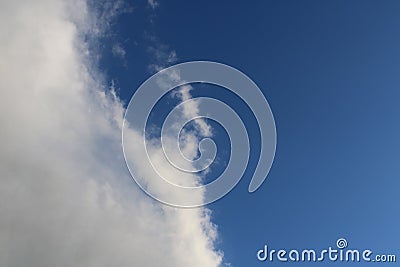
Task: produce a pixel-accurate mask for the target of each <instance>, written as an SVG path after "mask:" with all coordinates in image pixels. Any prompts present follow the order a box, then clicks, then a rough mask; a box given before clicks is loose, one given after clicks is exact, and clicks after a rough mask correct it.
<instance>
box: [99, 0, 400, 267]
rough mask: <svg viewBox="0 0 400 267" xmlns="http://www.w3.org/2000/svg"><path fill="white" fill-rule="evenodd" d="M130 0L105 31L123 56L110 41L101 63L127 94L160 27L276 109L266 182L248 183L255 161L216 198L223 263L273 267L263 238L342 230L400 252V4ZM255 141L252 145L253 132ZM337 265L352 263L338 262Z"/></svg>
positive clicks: (162, 35) (181, 52)
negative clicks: (120, 55)
mask: <svg viewBox="0 0 400 267" xmlns="http://www.w3.org/2000/svg"><path fill="white" fill-rule="evenodd" d="M131 5H132V6H133V7H134V10H133V12H132V13H129V14H123V15H122V16H121V17H120V18H119V19H118V21H117V23H116V25H115V26H114V30H115V31H116V36H113V37H112V40H111V41H110V40H109V41H110V42H115V41H118V42H120V43H121V44H122V45H123V46H124V47H125V49H126V52H127V56H126V59H125V62H122V61H121V60H119V59H117V58H113V57H112V56H111V55H110V53H108V54H107V49H109V46H110V44H108V43H107V42H108V41H105V46H104V57H103V59H102V61H101V67H102V69H104V70H105V71H106V72H107V74H108V79H110V80H111V79H114V80H116V82H117V86H118V87H119V95H120V96H121V98H122V99H124V100H125V101H129V98H130V96H131V95H132V94H133V93H134V90H135V89H136V88H137V87H138V86H139V85H140V84H141V83H142V82H143V81H144V80H146V79H147V78H148V77H149V75H150V73H149V70H148V68H147V66H148V65H149V64H150V63H151V62H152V60H153V59H152V56H151V54H150V53H148V52H147V49H148V47H149V46H154V45H155V43H154V42H153V41H152V40H151V38H149V36H156V37H157V39H158V41H157V42H158V43H163V44H165V45H167V46H168V47H169V49H173V50H175V51H176V52H177V55H178V59H179V60H178V62H184V61H191V60H211V61H218V62H222V63H225V64H228V65H231V66H233V67H236V68H238V69H239V70H241V71H243V72H244V73H246V74H247V75H248V76H249V77H251V78H252V79H253V80H254V81H255V82H256V83H257V84H258V85H259V87H260V88H261V89H262V90H263V93H264V95H265V96H266V98H267V99H268V101H269V104H270V106H271V108H272V110H273V113H274V116H275V120H276V125H277V133H278V145H277V153H276V158H275V162H274V164H273V168H272V170H271V172H270V174H269V176H268V178H267V180H266V181H265V182H264V184H263V185H262V186H261V188H260V189H259V190H258V191H256V192H255V193H253V194H249V193H248V192H247V187H248V184H249V182H250V179H251V170H252V168H253V167H254V160H253V161H252V162H251V165H250V168H249V170H248V172H247V175H246V177H244V178H243V179H242V180H241V182H240V184H239V185H238V186H237V187H236V188H235V189H234V190H233V191H232V192H231V193H230V194H228V195H227V196H226V197H224V198H223V199H222V200H219V201H217V202H216V203H214V204H212V205H209V208H211V209H212V210H213V211H214V213H213V214H214V222H215V223H216V224H218V226H219V232H220V236H221V242H220V243H219V246H220V248H221V249H222V250H224V252H225V256H226V261H227V262H231V263H232V264H233V265H234V266H263V265H268V264H270V265H271V263H259V262H257V260H256V256H255V255H256V252H257V251H258V249H260V248H262V247H263V245H264V244H266V243H267V244H269V245H270V246H272V247H273V248H277V249H279V248H287V249H290V248H298V249H303V248H315V249H318V248H325V247H328V246H334V242H335V241H336V240H337V239H338V238H339V237H345V238H347V240H348V242H349V243H350V247H352V248H360V249H364V248H369V249H371V250H373V251H375V252H377V253H397V255H398V257H400V253H399V248H400V230H399V225H400V209H399V203H400V193H399V189H400V140H399V137H400V105H399V100H400V73H399V72H400V16H399V14H400V2H399V1H253V2H248V1H163V0H160V5H159V7H158V8H157V9H155V10H152V9H151V8H149V7H148V6H147V5H146V2H145V1H132V2H131ZM151 20H152V21H153V22H151ZM210 92H211V93H212V90H211V91H210ZM219 97H220V98H222V99H224V98H225V100H227V101H230V100H231V101H233V102H235V99H234V98H232V97H230V96H229V95H226V96H219ZM232 105H233V106H234V107H237V108H238V109H239V110H238V112H239V113H242V114H246V109H244V107H243V106H241V105H240V103H236V104H235V103H233V104H232ZM244 117H247V118H249V119H248V121H247V123H248V124H249V125H250V126H251V125H252V124H253V123H254V122H252V121H251V117H249V116H246V115H245V116H244ZM245 120H246V118H245ZM245 122H246V121H245ZM254 134H257V132H254ZM252 142H253V146H254V147H257V143H258V140H257V138H255V141H252ZM224 146H226V145H224ZM224 146H223V147H222V148H220V149H222V150H223V149H224ZM256 156H257V151H256V150H255V152H254V153H253V154H252V157H253V158H254V157H255V158H256ZM293 264H295V265H296V266H310V265H313V263H308V264H303V265H302V264H298V263H292V265H293ZM283 265H285V264H283ZM283 265H282V266H283ZM286 265H290V263H286ZM314 265H317V263H314ZM342 265H343V266H345V265H351V264H345V263H336V264H333V265H332V266H342ZM388 265H391V266H394V265H395V264H388ZM274 266H281V265H279V264H276V263H274ZM324 266H330V265H329V264H328V263H324Z"/></svg>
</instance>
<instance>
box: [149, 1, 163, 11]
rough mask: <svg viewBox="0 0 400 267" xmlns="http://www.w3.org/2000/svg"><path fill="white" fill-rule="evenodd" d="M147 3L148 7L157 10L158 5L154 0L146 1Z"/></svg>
mask: <svg viewBox="0 0 400 267" xmlns="http://www.w3.org/2000/svg"><path fill="white" fill-rule="evenodd" d="M147 3H148V4H149V6H150V7H151V8H153V9H155V8H157V7H158V6H159V4H160V3H158V1H156V0H148V1H147Z"/></svg>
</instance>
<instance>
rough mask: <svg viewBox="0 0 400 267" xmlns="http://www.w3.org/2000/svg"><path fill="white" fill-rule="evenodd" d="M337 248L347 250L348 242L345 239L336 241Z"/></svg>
mask: <svg viewBox="0 0 400 267" xmlns="http://www.w3.org/2000/svg"><path fill="white" fill-rule="evenodd" d="M336 246H337V247H338V248H340V249H343V248H347V246H348V244H347V240H346V239H344V238H339V239H338V240H337V241H336Z"/></svg>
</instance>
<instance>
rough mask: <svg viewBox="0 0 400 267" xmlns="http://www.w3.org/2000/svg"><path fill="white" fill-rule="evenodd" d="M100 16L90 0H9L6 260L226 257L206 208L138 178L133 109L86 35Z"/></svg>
mask: <svg viewBox="0 0 400 267" xmlns="http://www.w3.org/2000/svg"><path fill="white" fill-rule="evenodd" d="M110 10H111V11H110V12H111V14H108V15H106V14H103V15H102V16H101V18H102V19H104V18H106V19H109V18H110V16H111V15H113V14H114V13H113V12H116V9H115V8H111V9H110ZM71 14H73V15H71ZM94 21H95V25H103V24H102V23H103V22H99V21H97V20H96V19H95V18H94V16H93V13H91V11H90V10H89V9H88V8H87V4H86V2H85V1H83V0H82V1H80V0H71V1H68V2H66V1H61V0H37V1H34V2H32V1H29V0H20V1H14V2H10V1H8V2H5V1H2V2H1V3H0V23H1V24H0V40H1V41H0V58H1V60H0V75H1V77H2V79H1V80H0V123H1V127H0V137H1V138H0V147H1V150H0V181H1V187H0V237H1V238H0V266H7V267H16V266H33V267H36V266H37V267H39V266H40V267H42V266H55V267H57V266H77V267H79V266H85V267H90V266H95V267H99V266H107V267H108V266H119V267H120V266H122V267H123V266H150V267H151V266H160V264H162V265H163V266H167V267H168V266H171V267H172V266H173V267H176V266H194V267H196V266H201V267H204V266H207V267H208V266H211V267H212V266H218V265H219V264H220V263H221V258H222V256H221V254H220V253H219V252H218V251H216V250H215V248H214V241H215V239H216V238H217V232H216V228H215V226H214V225H213V224H212V223H211V219H210V212H209V211H208V210H207V209H205V208H202V209H192V210H188V209H175V208H171V207H168V206H165V205H161V204H159V203H157V202H154V201H152V200H151V199H150V198H149V197H148V196H147V195H145V194H144V193H143V192H142V191H140V190H139V189H138V187H137V186H136V185H135V184H134V183H133V182H132V180H131V178H130V176H129V174H128V172H127V169H126V166H125V164H124V161H123V157H122V153H121V134H120V133H121V129H120V127H121V120H122V114H123V112H124V110H123V107H122V105H121V103H120V101H119V100H118V99H117V98H116V97H115V93H113V92H112V91H111V92H107V91H104V90H103V89H101V88H103V87H104V86H103V84H105V83H104V82H101V81H102V79H101V74H99V73H97V72H96V69H95V68H94V67H93V66H92V65H91V64H90V62H92V60H91V58H93V57H94V55H93V54H91V52H90V50H88V49H87V45H85V43H84V42H83V41H82V38H80V37H82V36H83V33H82V31H86V32H91V31H92V29H93V28H92V25H93V23H94ZM108 23H109V22H107V23H106V25H108ZM101 30H102V29H101V27H99V28H98V31H101ZM131 135H132V136H131V138H132V142H133V144H134V143H135V142H141V136H140V135H139V134H138V133H136V132H132V133H131ZM159 152H160V151H158V150H157V148H154V153H159ZM141 158H143V157H142V155H138V158H137V159H136V160H137V162H136V164H137V165H138V166H141V162H140V160H141ZM143 174H144V175H146V169H143ZM147 178H148V179H150V180H151V177H147ZM194 179H196V177H194ZM160 190H161V191H162V190H163V189H162V188H160ZM166 193H168V192H166ZM177 197H179V196H177ZM193 197H202V196H193Z"/></svg>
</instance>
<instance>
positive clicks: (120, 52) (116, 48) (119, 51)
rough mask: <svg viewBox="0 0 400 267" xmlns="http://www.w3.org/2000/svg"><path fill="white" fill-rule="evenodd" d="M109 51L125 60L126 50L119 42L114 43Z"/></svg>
mask: <svg viewBox="0 0 400 267" xmlns="http://www.w3.org/2000/svg"><path fill="white" fill-rule="evenodd" d="M111 52H112V54H113V56H114V57H117V58H119V59H121V60H125V55H126V51H125V49H124V47H123V46H122V45H121V44H120V43H115V44H114V45H113V46H112V48H111Z"/></svg>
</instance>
